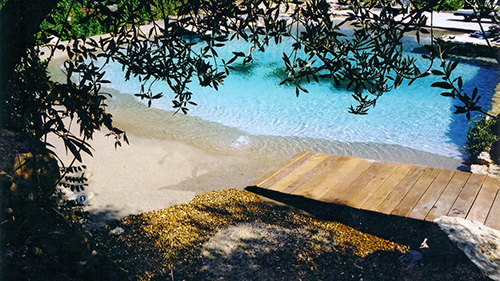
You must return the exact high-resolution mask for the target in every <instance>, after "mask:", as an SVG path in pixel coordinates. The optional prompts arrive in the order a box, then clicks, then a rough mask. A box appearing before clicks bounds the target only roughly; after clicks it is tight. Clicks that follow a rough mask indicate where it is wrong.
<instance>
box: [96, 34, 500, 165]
mask: <svg viewBox="0 0 500 281" xmlns="http://www.w3.org/2000/svg"><path fill="white" fill-rule="evenodd" d="M409 40H412V39H411V38H410V39H409ZM413 41H414V39H413ZM289 46H290V44H289V43H288V44H287V43H286V42H285V43H284V44H282V45H278V46H272V47H269V48H267V49H266V52H264V53H261V52H254V54H253V56H254V58H255V61H254V62H252V63H250V64H247V65H242V64H241V63H240V62H237V63H235V64H234V66H235V67H236V70H235V71H232V72H231V74H230V75H229V77H228V78H227V79H226V80H225V82H224V85H222V86H221V87H220V88H219V91H216V90H213V89H210V88H201V87H199V86H198V85H196V83H192V85H191V86H190V89H191V91H192V92H193V93H194V95H193V98H192V101H194V102H196V103H197V104H198V106H193V107H192V108H191V110H190V113H189V114H190V115H193V116H197V117H200V118H202V119H204V120H207V121H212V122H217V123H220V124H223V125H226V126H230V127H234V128H237V129H239V130H241V131H243V132H245V133H246V134H250V135H271V136H295V137H306V138H316V139H325V140H332V141H333V140H335V141H342V142H367V143H370V142H372V143H384V144H396V145H401V146H406V147H410V148H414V149H417V150H421V151H426V152H431V153H435V154H439V155H443V156H447V157H453V158H461V157H464V153H463V151H462V150H461V149H460V148H461V147H462V146H463V145H464V144H465V141H466V130H467V127H468V126H469V125H468V124H467V120H466V119H465V116H463V115H455V114H453V111H454V107H453V104H454V102H455V101H454V100H453V99H450V98H446V97H442V96H440V93H441V90H440V89H436V88H431V87H430V84H432V83H433V82H434V81H437V80H436V79H437V78H436V77H428V78H425V79H421V80H417V81H416V82H415V83H413V84H412V85H411V86H406V85H403V86H402V87H400V88H399V89H396V90H394V91H392V92H389V93H386V94H384V95H383V96H382V97H381V98H380V99H379V101H378V102H377V106H376V107H375V108H372V109H371V110H370V111H369V112H368V115H364V116H359V115H353V114H350V113H348V107H349V106H350V105H352V104H355V101H354V99H353V98H352V96H351V95H352V92H350V91H348V90H346V89H344V88H337V87H335V86H334V85H333V84H332V83H331V82H329V81H321V82H320V83H315V82H314V83H311V84H308V85H305V87H306V88H307V90H308V91H309V93H301V95H300V96H299V97H298V98H297V97H296V96H295V88H294V87H292V86H287V85H281V86H280V85H279V83H280V82H281V81H282V79H283V77H284V76H283V74H284V71H283V70H284V66H283V62H282V60H281V58H282V54H283V52H289V51H290V49H289ZM412 46H413V47H415V45H412ZM249 47H250V45H249V44H248V43H245V42H241V41H235V42H231V43H229V44H228V46H227V47H225V48H224V49H222V50H220V51H219V55H220V56H221V57H222V58H226V59H228V58H230V57H231V56H232V55H231V54H232V52H233V51H243V52H245V53H246V51H247V50H248V49H249ZM411 48H412V47H410V49H411ZM415 55H416V56H418V54H415ZM106 71H107V78H108V79H110V80H111V81H112V85H111V87H112V88H114V89H116V90H118V91H120V92H122V93H126V94H135V93H137V92H138V91H139V89H140V84H139V82H138V81H137V80H131V81H124V79H123V72H122V70H121V66H120V65H118V64H111V65H109V66H108V67H107V69H106ZM499 73H500V72H499V70H498V68H497V67H493V66H477V65H472V64H467V63H461V64H460V65H459V66H458V67H457V69H456V71H455V72H454V75H456V76H462V77H463V78H464V85H465V89H467V91H468V92H470V91H472V89H473V88H474V86H477V87H479V94H480V95H481V96H482V105H483V106H485V107H486V108H487V109H488V108H489V103H490V99H491V95H492V93H493V91H494V88H495V86H496V84H497V83H498V80H499V79H498V77H499ZM153 91H154V92H163V93H164V94H165V97H164V98H163V99H161V100H158V101H155V102H154V103H153V106H154V107H157V108H160V109H163V110H166V111H172V102H171V99H172V97H173V95H172V94H171V92H170V91H169V90H168V87H167V86H166V84H162V83H157V85H155V87H154V88H153Z"/></svg>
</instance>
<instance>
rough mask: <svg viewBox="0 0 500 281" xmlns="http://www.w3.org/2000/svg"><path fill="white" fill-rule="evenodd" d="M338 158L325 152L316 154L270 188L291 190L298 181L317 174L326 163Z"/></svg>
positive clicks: (279, 190) (281, 190) (280, 190)
mask: <svg viewBox="0 0 500 281" xmlns="http://www.w3.org/2000/svg"><path fill="white" fill-rule="evenodd" d="M338 158H339V156H333V155H330V154H325V153H319V154H316V155H315V156H314V157H312V158H309V160H308V161H307V162H305V163H304V164H302V165H301V166H300V167H298V168H297V169H295V170H294V171H293V172H292V173H290V174H288V175H287V176H285V177H283V178H282V179H281V180H280V181H278V182H276V183H275V184H273V185H272V186H269V187H268V189H271V190H274V191H278V192H290V191H292V190H293V189H294V188H295V187H296V186H297V185H298V184H299V183H298V182H300V181H303V180H305V179H309V178H311V177H314V176H316V175H317V173H318V172H319V171H321V170H322V169H323V168H324V167H325V166H326V165H327V164H326V163H328V162H329V161H333V160H335V159H338Z"/></svg>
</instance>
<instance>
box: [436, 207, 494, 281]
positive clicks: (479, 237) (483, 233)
mask: <svg viewBox="0 0 500 281" xmlns="http://www.w3.org/2000/svg"><path fill="white" fill-rule="evenodd" d="M434 222H435V223H437V224H438V225H439V227H440V228H441V229H442V230H443V231H444V232H445V233H446V234H447V235H448V238H450V240H451V241H453V242H454V243H455V244H456V245H457V247H458V248H460V249H461V250H462V251H463V252H464V253H465V255H466V256H467V257H468V258H469V259H470V260H471V261H472V262H473V263H474V264H475V265H477V267H479V268H480V269H481V270H482V271H483V272H484V273H485V274H486V275H487V276H488V277H489V278H491V279H493V280H497V281H500V231H499V230H496V229H492V228H489V227H487V226H485V225H483V224H481V223H477V222H473V221H469V220H466V219H462V218H456V217H446V216H443V217H440V218H438V219H436V220H435V221H434Z"/></svg>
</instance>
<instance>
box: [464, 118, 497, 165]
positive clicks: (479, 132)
mask: <svg viewBox="0 0 500 281" xmlns="http://www.w3.org/2000/svg"><path fill="white" fill-rule="evenodd" d="M471 123H472V124H473V126H472V127H470V128H469V130H468V131H467V142H466V144H465V147H466V149H467V151H468V153H469V156H470V159H471V160H472V161H475V160H476V159H477V157H478V156H479V154H480V153H481V152H483V151H487V150H489V149H490V148H491V147H492V145H493V144H494V143H495V142H496V141H498V139H499V137H498V136H497V135H496V134H495V128H496V125H497V119H486V118H484V116H483V117H482V118H481V119H479V120H474V121H471Z"/></svg>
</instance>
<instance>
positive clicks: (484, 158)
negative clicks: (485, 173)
mask: <svg viewBox="0 0 500 281" xmlns="http://www.w3.org/2000/svg"><path fill="white" fill-rule="evenodd" d="M477 163H478V164H481V165H490V164H492V163H493V161H492V160H491V156H490V153H489V152H486V151H483V152H481V153H480V154H479V156H477Z"/></svg>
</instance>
